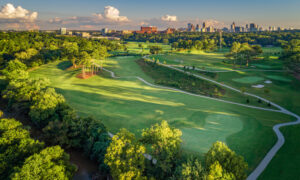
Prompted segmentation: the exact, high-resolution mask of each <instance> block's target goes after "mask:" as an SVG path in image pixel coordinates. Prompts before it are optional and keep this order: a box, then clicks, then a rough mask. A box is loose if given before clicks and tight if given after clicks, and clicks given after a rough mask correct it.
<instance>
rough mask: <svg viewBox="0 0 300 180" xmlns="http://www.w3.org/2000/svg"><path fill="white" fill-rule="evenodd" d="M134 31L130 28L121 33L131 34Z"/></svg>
mask: <svg viewBox="0 0 300 180" xmlns="http://www.w3.org/2000/svg"><path fill="white" fill-rule="evenodd" d="M132 32H133V31H130V30H122V31H121V34H131V33H132Z"/></svg>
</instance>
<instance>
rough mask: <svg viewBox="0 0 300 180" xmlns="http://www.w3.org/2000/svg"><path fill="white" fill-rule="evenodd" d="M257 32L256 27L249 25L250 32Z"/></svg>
mask: <svg viewBox="0 0 300 180" xmlns="http://www.w3.org/2000/svg"><path fill="white" fill-rule="evenodd" d="M257 30H258V25H256V24H254V23H251V24H250V32H256V31H257Z"/></svg>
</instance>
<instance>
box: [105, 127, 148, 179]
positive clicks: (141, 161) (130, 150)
mask: <svg viewBox="0 0 300 180" xmlns="http://www.w3.org/2000/svg"><path fill="white" fill-rule="evenodd" d="M144 153H145V147H144V146H143V145H141V144H140V143H139V142H138V141H137V140H136V139H135V136H134V134H132V133H130V132H129V131H127V130H126V129H121V130H120V132H119V133H117V134H116V135H115V136H114V137H113V138H112V142H111V143H110V145H109V146H108V148H107V153H106V155H105V160H104V162H105V163H106V164H107V165H108V166H109V167H110V172H111V175H112V176H113V177H114V178H115V179H123V180H125V179H146V178H145V177H143V171H144V169H145V157H144V155H143V154H144Z"/></svg>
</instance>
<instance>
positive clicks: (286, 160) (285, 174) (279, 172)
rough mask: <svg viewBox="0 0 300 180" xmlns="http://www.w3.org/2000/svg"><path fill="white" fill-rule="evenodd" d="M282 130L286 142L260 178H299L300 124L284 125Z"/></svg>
mask: <svg viewBox="0 0 300 180" xmlns="http://www.w3.org/2000/svg"><path fill="white" fill-rule="evenodd" d="M281 131H282V133H283V135H284V137H285V138H286V142H285V144H284V145H283V147H282V148H281V149H280V150H279V151H278V153H277V154H276V155H275V157H274V159H273V160H272V161H271V163H270V165H269V166H268V167H267V169H266V170H265V171H264V172H263V173H262V175H261V176H260V177H259V179H274V180H281V179H299V162H300V155H299V152H300V146H299V144H300V140H299V132H300V125H296V126H290V127H284V128H281Z"/></svg>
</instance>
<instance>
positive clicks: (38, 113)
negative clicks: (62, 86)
mask: <svg viewBox="0 0 300 180" xmlns="http://www.w3.org/2000/svg"><path fill="white" fill-rule="evenodd" d="M32 100H33V102H34V103H33V105H32V106H30V112H29V116H30V117H31V120H32V121H33V122H34V123H35V124H36V125H38V126H40V127H44V126H46V125H47V124H48V123H49V121H53V120H55V119H57V118H58V117H57V113H56V110H57V107H58V105H59V104H62V103H64V102H65V99H64V97H63V96H62V95H60V94H57V93H56V92H55V89H54V88H47V89H45V90H44V91H41V92H40V93H39V94H38V95H37V96H35V97H34V98H33V99H32Z"/></svg>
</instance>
